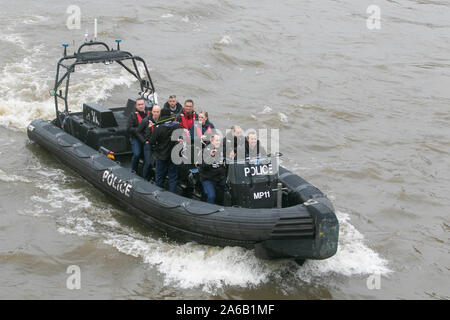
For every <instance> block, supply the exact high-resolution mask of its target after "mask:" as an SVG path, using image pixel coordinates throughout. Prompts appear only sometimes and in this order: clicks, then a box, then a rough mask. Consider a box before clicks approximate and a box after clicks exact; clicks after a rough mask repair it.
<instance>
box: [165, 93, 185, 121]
mask: <svg viewBox="0 0 450 320" xmlns="http://www.w3.org/2000/svg"><path fill="white" fill-rule="evenodd" d="M164 109H168V110H169V111H170V114H171V115H172V116H178V114H180V113H181V111H182V110H183V107H182V106H181V104H180V103H179V102H178V101H177V96H175V95H171V96H170V97H169V100H167V102H166V103H165V104H164Z"/></svg>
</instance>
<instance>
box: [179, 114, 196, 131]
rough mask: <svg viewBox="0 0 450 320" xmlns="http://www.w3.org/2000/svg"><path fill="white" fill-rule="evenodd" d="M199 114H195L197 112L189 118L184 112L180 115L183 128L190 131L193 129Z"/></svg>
mask: <svg viewBox="0 0 450 320" xmlns="http://www.w3.org/2000/svg"><path fill="white" fill-rule="evenodd" d="M196 116H197V114H196V113H195V111H193V112H192V114H191V116H190V117H189V118H188V117H187V116H185V115H184V113H183V112H182V113H181V114H180V118H181V121H180V125H181V127H182V128H185V129H188V130H189V129H190V128H191V127H192V125H193V124H194V121H195V118H196Z"/></svg>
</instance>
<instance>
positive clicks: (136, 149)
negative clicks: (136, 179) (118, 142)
mask: <svg viewBox="0 0 450 320" xmlns="http://www.w3.org/2000/svg"><path fill="white" fill-rule="evenodd" d="M130 143H131V151H133V156H132V157H131V170H132V171H134V172H136V173H137V171H138V164H139V158H140V157H141V153H142V143H141V142H140V141H139V140H138V139H136V138H131V139H130Z"/></svg>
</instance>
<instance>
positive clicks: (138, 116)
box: [127, 98, 150, 172]
mask: <svg viewBox="0 0 450 320" xmlns="http://www.w3.org/2000/svg"><path fill="white" fill-rule="evenodd" d="M149 114H150V111H147V112H146V111H145V101H144V99H143V98H139V99H137V100H136V111H135V112H132V113H131V114H130V116H129V117H128V124H127V132H128V134H129V135H130V144H131V150H132V151H133V156H132V157H131V170H132V171H134V172H137V170H138V163H139V158H140V157H141V154H142V143H141V142H140V141H139V139H138V137H137V136H136V131H137V128H138V126H139V124H140V123H141V122H142V120H143V119H144V118H145V117H147V116H148V115H149Z"/></svg>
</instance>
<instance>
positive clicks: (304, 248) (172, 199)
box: [27, 120, 339, 260]
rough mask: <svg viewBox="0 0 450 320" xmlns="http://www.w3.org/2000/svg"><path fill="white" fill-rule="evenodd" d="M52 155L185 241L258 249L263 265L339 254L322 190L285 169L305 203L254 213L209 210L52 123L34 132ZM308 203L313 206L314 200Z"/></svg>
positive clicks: (39, 123)
mask: <svg viewBox="0 0 450 320" xmlns="http://www.w3.org/2000/svg"><path fill="white" fill-rule="evenodd" d="M27 134H28V137H29V139H30V140H32V141H34V142H36V143H37V144H39V145H41V146H42V147H43V148H45V149H46V150H48V151H49V152H50V153H51V154H53V155H54V156H55V157H56V158H57V159H59V160H60V161H61V162H62V163H64V164H65V165H67V166H68V167H70V168H71V169H73V170H74V171H76V172H77V173H78V174H79V175H80V176H82V177H83V178H84V179H86V180H87V181H88V182H90V183H91V184H92V185H94V186H95V187H96V188H98V189H99V190H101V191H102V192H104V193H106V194H107V195H109V196H111V197H113V198H114V199H116V200H117V201H119V202H120V203H121V204H122V206H123V207H124V208H125V210H126V211H129V212H131V213H133V214H135V215H136V216H138V217H139V218H140V219H141V220H142V221H143V222H144V223H145V224H147V225H149V226H150V227H152V228H157V229H159V230H160V231H162V232H164V233H165V234H167V235H168V236H169V237H171V238H174V239H178V240H181V241H186V242H187V241H196V242H198V243H202V244H208V245H214V246H241V247H245V248H248V249H254V250H255V254H256V256H257V257H260V258H263V259H278V258H293V259H298V260H304V259H326V258H329V257H331V256H333V255H334V254H335V253H336V251H337V245H338V235H339V223H338V221H337V218H336V215H335V213H334V209H333V206H332V204H331V202H330V201H329V200H328V199H327V197H326V196H325V195H324V194H323V193H322V192H320V190H318V189H317V188H315V187H314V186H312V185H311V184H309V183H307V182H306V181H305V180H303V179H302V178H300V177H299V176H297V175H295V174H293V173H291V172H290V171H288V170H287V169H285V168H283V167H280V180H281V181H282V182H283V184H284V185H287V186H288V187H289V188H290V189H291V190H295V192H294V193H293V196H295V197H299V198H301V199H302V201H301V202H304V203H303V204H299V205H296V206H291V207H286V208H282V209H278V208H272V209H248V208H237V207H224V206H219V205H213V204H208V203H205V202H202V201H197V200H193V199H189V198H186V197H182V196H179V195H176V194H174V193H171V192H168V191H166V190H164V189H162V188H159V187H157V186H156V185H155V184H153V183H151V182H148V181H145V180H144V179H142V178H141V177H140V176H138V175H136V174H134V173H132V172H130V170H129V169H128V168H124V167H122V166H120V164H119V163H117V162H115V161H113V160H111V159H109V158H108V157H106V156H105V155H104V154H102V153H100V152H98V151H96V150H94V149H92V148H90V147H89V146H87V145H86V144H84V143H83V142H81V141H80V140H78V139H76V138H75V137H73V136H71V135H70V134H68V133H66V132H65V131H64V130H63V129H61V128H59V127H57V126H55V125H54V124H53V123H52V122H49V121H44V120H35V121H33V122H32V123H31V124H30V125H29V126H28V129H27ZM307 200H308V201H307Z"/></svg>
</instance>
